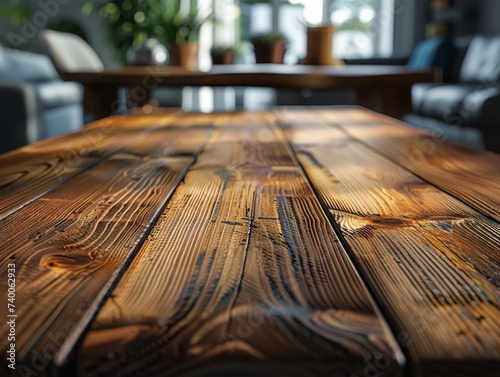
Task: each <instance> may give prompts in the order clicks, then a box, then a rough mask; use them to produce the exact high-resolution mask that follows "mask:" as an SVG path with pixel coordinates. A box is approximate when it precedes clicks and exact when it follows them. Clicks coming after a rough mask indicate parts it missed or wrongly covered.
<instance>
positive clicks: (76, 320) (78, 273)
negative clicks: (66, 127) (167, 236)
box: [0, 119, 212, 375]
mask: <svg viewBox="0 0 500 377" xmlns="http://www.w3.org/2000/svg"><path fill="white" fill-rule="evenodd" d="M146 120H147V119H143V121H142V123H143V124H144V125H146V124H148V125H149V124H150V123H149V122H144V121H146ZM148 127H149V126H148ZM211 131H212V127H204V126H201V125H200V126H196V127H187V126H182V127H181V128H176V127H169V128H166V129H160V130H158V131H156V132H153V133H151V134H149V135H147V136H146V137H145V138H144V139H139V141H138V142H137V143H136V144H131V145H130V146H129V147H126V148H124V149H122V150H121V152H120V153H118V154H115V155H113V156H111V157H110V158H107V159H105V160H103V161H102V162H101V163H99V164H97V165H96V166H94V167H92V168H90V169H88V170H85V171H83V172H82V173H81V174H79V175H77V176H76V177H75V178H73V179H71V180H70V181H68V182H66V183H65V184H64V185H62V186H60V187H57V188H55V189H54V190H52V191H51V192H49V193H47V194H45V195H44V196H43V197H41V198H39V199H38V200H36V201H34V202H32V203H30V204H29V205H27V206H25V207H24V208H22V209H21V210H19V211H17V212H15V213H12V214H11V215H10V216H8V217H6V218H4V219H3V220H1V221H0V227H1V229H2V239H1V240H0V257H1V259H0V268H1V270H2V271H4V270H5V269H6V266H7V264H8V263H15V264H16V270H17V271H16V282H17V287H16V289H17V292H16V303H17V305H16V314H17V319H16V332H17V337H16V351H17V358H18V359H17V361H18V370H20V369H19V368H24V373H25V375H29V373H42V374H50V371H51V370H52V369H54V368H55V365H61V364H63V363H64V362H65V360H66V358H67V357H68V354H69V353H70V352H71V351H72V349H73V347H74V345H75V342H76V341H77V340H78V339H79V336H80V335H81V333H82V331H83V330H84V328H85V326H86V325H87V324H88V323H89V321H90V320H91V319H92V317H93V316H94V314H95V312H96V310H97V309H98V307H99V305H100V303H101V302H102V300H103V299H104V297H105V296H106V294H107V293H108V292H109V289H110V288H111V287H112V286H113V285H114V283H115V282H116V280H117V278H118V277H119V276H120V275H121V273H122V272H123V270H124V268H125V267H126V265H127V263H128V262H129V261H130V259H131V258H132V257H133V256H134V254H135V252H136V250H137V248H138V246H139V245H140V244H141V242H142V241H143V238H144V237H145V236H146V235H147V233H148V230H149V228H150V226H151V224H152V223H153V222H154V221H155V220H156V218H157V216H158V214H159V213H160V211H161V209H162V208H163V207H164V205H165V204H166V202H167V200H168V199H169V197H170V195H171V193H172V192H173V191H174V189H175V187H176V186H177V185H178V183H179V182H180V181H181V180H182V178H183V176H184V175H185V172H186V171H187V169H189V167H190V166H191V164H192V163H193V161H194V159H195V156H196V154H198V153H199V151H200V150H201V148H202V146H203V144H204V143H205V141H206V140H207V137H208V135H209V134H210V132H211ZM123 132H125V131H123ZM169 156H175V157H169ZM20 224H22V226H23V227H24V229H26V231H23V232H19V226H20ZM0 284H1V285H2V289H1V294H0V297H1V299H2V300H4V301H3V302H7V290H6V289H4V285H5V284H6V281H5V282H4V281H2V282H1V283H0ZM6 331H7V330H6V328H5V327H4V326H3V327H2V328H1V329H0V349H1V350H2V351H3V352H4V353H5V350H6V349H7V344H6V342H7V334H6ZM5 368H6V367H5ZM37 375H38V374H37Z"/></svg>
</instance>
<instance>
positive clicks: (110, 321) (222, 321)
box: [76, 114, 402, 376]
mask: <svg viewBox="0 0 500 377" xmlns="http://www.w3.org/2000/svg"><path fill="white" fill-rule="evenodd" d="M220 119H222V121H221V122H218V123H220V124H222V123H227V124H226V125H225V126H223V127H222V128H221V129H220V130H219V131H218V132H217V133H214V134H213V136H212V138H211V139H210V141H209V143H208V144H207V147H206V148H205V149H204V151H203V152H202V154H201V155H200V157H199V158H198V160H197V162H196V164H195V165H194V166H193V167H192V168H191V169H190V171H189V172H188V174H187V175H186V177H185V180H184V182H183V183H182V184H181V185H180V186H179V187H178V189H177V190H176V192H175V193H174V196H173V197H172V200H171V201H170V202H169V204H168V205H167V207H166V209H165V211H164V212H163V214H162V215H161V217H160V219H159V221H158V222H157V224H156V225H155V227H154V228H153V230H152V232H151V235H150V237H149V238H148V239H147V240H146V241H145V243H144V244H143V246H142V248H141V249H140V251H139V253H138V255H137V257H136V258H135V259H134V261H133V262H132V264H131V266H130V267H129V268H128V270H127V271H126V273H125V274H124V276H123V278H122V279H121V280H120V282H119V284H118V285H117V287H116V288H115V290H114V291H113V293H112V295H111V297H110V299H108V300H107V301H106V303H105V305H104V306H103V308H102V309H101V310H100V312H99V314H98V316H97V317H96V319H95V321H94V323H93V325H92V328H91V330H90V331H89V332H88V334H87V336H86V337H85V339H84V341H83V345H82V348H81V349H80V352H79V355H78V359H77V363H76V365H77V366H78V375H81V376H94V375H109V376H115V375H116V376H118V375H137V374H138V373H140V374H142V375H147V376H170V375H176V376H177V375H186V376H187V375H190V376H192V375H200V376H201V375H218V376H219V375H222V376H230V375H231V376H233V375H235V374H238V373H243V374H244V375H284V374H283V373H286V375H287V376H299V375H300V376H306V375H307V376H309V375H311V376H312V375H323V376H326V375H328V376H347V375H351V374H349V372H360V371H361V372H363V370H364V369H366V368H369V366H368V363H369V362H370V358H371V357H372V356H373V357H375V356H374V355H378V356H379V357H385V358H386V359H385V360H386V361H387V362H388V364H387V365H386V366H385V368H386V369H385V370H383V371H381V372H383V373H381V375H399V373H400V369H401V368H400V364H399V363H398V362H402V359H401V355H400V354H399V351H398V348H397V346H396V345H395V342H394V341H393V340H392V338H391V335H390V333H389V332H388V330H387V328H386V327H385V324H384V321H383V319H382V318H381V317H380V316H379V315H378V313H377V311H376V309H375V308H374V306H373V304H372V301H371V300H370V298H369V295H368V293H367V291H366V289H365V288H364V286H363V284H362V283H361V281H360V279H359V277H358V276H357V274H356V272H355V270H354V268H353V266H352V265H351V263H350V262H349V259H348V257H347V255H346V253H345V252H344V251H343V249H342V248H341V246H340V245H339V242H338V239H336V237H335V234H334V232H333V230H332V228H331V226H330V225H329V223H328V220H327V219H326V217H325V215H324V213H323V211H322V209H321V208H320V206H319V205H318V203H317V201H316V199H315V196H314V194H313V193H312V191H311V189H310V187H309V186H308V184H307V182H306V181H305V179H304V177H303V176H302V175H301V172H300V170H298V168H297V166H296V165H295V162H294V161H293V159H292V157H291V155H290V154H289V152H288V149H287V146H286V145H285V144H284V139H283V135H281V133H280V132H278V131H277V130H275V129H273V128H272V127H270V123H271V122H274V121H275V120H274V118H270V116H269V114H241V115H221V116H220ZM313 229H314V230H316V229H319V230H320V231H318V232H316V231H313ZM323 373H326V374H323Z"/></svg>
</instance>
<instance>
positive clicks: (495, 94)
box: [461, 86, 500, 153]
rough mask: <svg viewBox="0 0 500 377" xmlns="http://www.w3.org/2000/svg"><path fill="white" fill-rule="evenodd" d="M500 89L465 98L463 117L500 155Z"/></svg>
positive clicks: (484, 90) (475, 93) (478, 92)
mask: <svg viewBox="0 0 500 377" xmlns="http://www.w3.org/2000/svg"><path fill="white" fill-rule="evenodd" d="M499 109H500V87H498V86H497V87H490V88H484V89H479V90H476V91H474V92H472V93H470V94H469V95H468V96H467V97H465V99H464V101H463V103H462V108H461V115H462V118H463V119H464V123H465V124H466V125H468V126H470V127H473V128H475V129H478V130H480V131H481V133H482V135H483V140H484V143H485V144H486V147H487V148H488V149H489V150H492V151H495V152H497V153H500V123H499V119H498V113H499Z"/></svg>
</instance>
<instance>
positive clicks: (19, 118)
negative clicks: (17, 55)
mask: <svg viewBox="0 0 500 377" xmlns="http://www.w3.org/2000/svg"><path fill="white" fill-rule="evenodd" d="M39 113H40V109H39V105H38V99H37V94H36V90H35V88H34V87H33V85H31V84H29V83H22V82H5V81H0V114H2V127H1V129H0V132H1V133H2V137H1V138H0V140H1V141H0V152H6V151H8V150H11V149H14V148H17V147H20V146H22V145H25V144H29V143H31V142H34V141H36V140H38V139H40V136H41V135H40V133H41V128H40V125H39V124H38V120H37V119H39V117H38V115H39Z"/></svg>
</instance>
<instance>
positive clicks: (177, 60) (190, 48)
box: [169, 42, 199, 71]
mask: <svg viewBox="0 0 500 377" xmlns="http://www.w3.org/2000/svg"><path fill="white" fill-rule="evenodd" d="M198 49H199V46H198V43H193V42H185V43H183V44H181V45H171V46H170V48H169V52H170V65H180V66H181V67H183V68H185V69H188V70H191V71H192V70H194V69H195V68H196V63H197V62H198Z"/></svg>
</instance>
